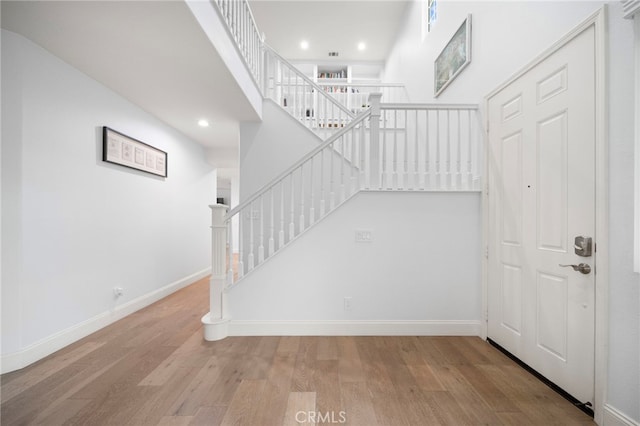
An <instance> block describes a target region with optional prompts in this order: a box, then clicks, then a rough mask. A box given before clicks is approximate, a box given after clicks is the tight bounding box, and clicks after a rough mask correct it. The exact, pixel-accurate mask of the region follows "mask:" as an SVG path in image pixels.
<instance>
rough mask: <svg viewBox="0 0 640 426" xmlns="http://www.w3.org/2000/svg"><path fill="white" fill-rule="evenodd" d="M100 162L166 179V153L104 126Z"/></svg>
mask: <svg viewBox="0 0 640 426" xmlns="http://www.w3.org/2000/svg"><path fill="white" fill-rule="evenodd" d="M102 161H106V162H108V163H113V164H118V165H120V166H124V167H129V168H131V169H136V170H140V171H143V172H146V173H151V174H153V175H157V176H162V177H167V170H168V169H167V153H166V152H164V151H162V150H159V149H158V148H154V147H153V146H151V145H147V144H146V143H144V142H140V141H139V140H137V139H134V138H132V137H129V136H127V135H124V134H122V133H120V132H117V131H115V130H113V129H110V128H108V127H107V126H104V127H103V128H102Z"/></svg>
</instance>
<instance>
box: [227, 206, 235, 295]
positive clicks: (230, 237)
mask: <svg viewBox="0 0 640 426" xmlns="http://www.w3.org/2000/svg"><path fill="white" fill-rule="evenodd" d="M227 241H228V242H229V243H228V244H229V254H228V260H227V261H228V265H227V266H228V268H227V284H228V285H231V284H233V260H234V259H233V256H234V255H233V218H229V220H228V221H227Z"/></svg>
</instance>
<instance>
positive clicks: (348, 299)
mask: <svg viewBox="0 0 640 426" xmlns="http://www.w3.org/2000/svg"><path fill="white" fill-rule="evenodd" d="M351 302H352V298H351V297H345V298H344V310H345V311H350V310H351Z"/></svg>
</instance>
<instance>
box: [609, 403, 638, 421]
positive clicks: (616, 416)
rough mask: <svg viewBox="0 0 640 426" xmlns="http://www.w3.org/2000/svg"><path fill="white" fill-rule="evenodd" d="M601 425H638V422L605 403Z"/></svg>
mask: <svg viewBox="0 0 640 426" xmlns="http://www.w3.org/2000/svg"><path fill="white" fill-rule="evenodd" d="M602 426H640V423H638V422H636V421H634V420H632V419H631V418H629V417H628V416H627V415H626V414H624V413H622V412H621V411H618V410H617V409H615V408H613V407H612V406H610V405H609V404H605V405H604V414H603V416H602Z"/></svg>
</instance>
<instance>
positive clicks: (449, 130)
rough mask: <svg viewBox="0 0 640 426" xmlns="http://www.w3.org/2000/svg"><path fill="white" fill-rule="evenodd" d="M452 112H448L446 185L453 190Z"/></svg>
mask: <svg viewBox="0 0 640 426" xmlns="http://www.w3.org/2000/svg"><path fill="white" fill-rule="evenodd" d="M450 113H451V111H450V110H447V139H446V144H447V158H446V160H447V163H446V164H447V168H446V171H447V175H446V179H445V185H446V187H447V188H451V120H450V116H451V114H450Z"/></svg>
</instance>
